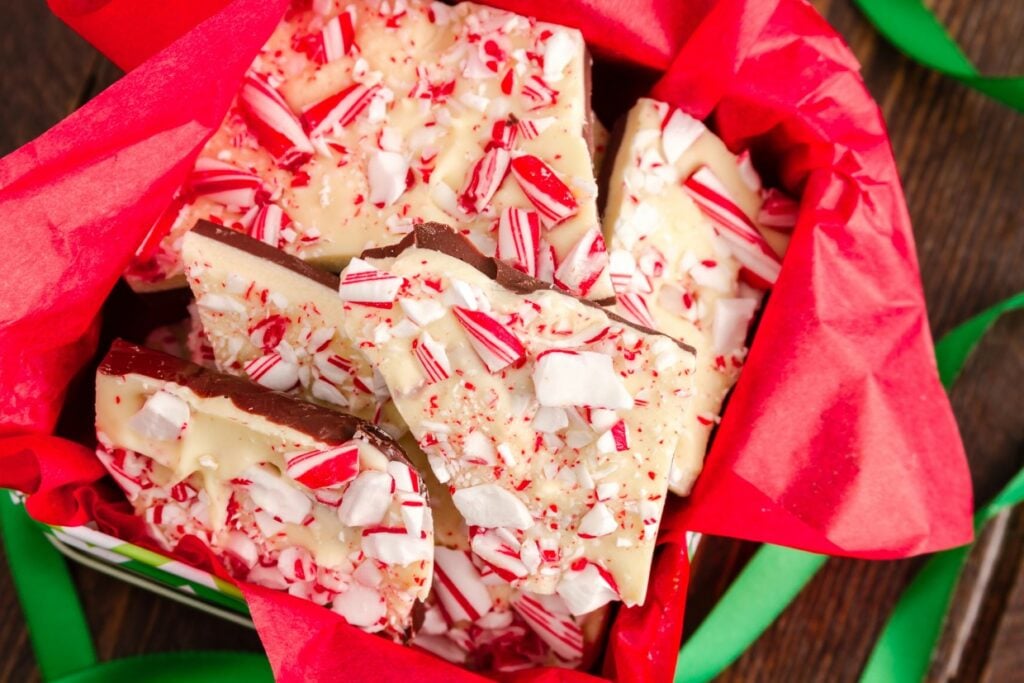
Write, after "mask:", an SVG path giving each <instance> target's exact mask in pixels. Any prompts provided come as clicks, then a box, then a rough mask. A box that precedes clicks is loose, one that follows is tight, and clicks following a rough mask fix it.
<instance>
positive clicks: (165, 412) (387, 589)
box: [96, 373, 433, 633]
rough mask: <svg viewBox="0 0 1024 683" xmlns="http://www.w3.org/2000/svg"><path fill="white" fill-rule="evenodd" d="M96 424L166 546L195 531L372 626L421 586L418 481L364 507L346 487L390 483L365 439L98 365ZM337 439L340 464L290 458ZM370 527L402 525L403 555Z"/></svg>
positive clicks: (385, 625) (401, 612)
mask: <svg viewBox="0 0 1024 683" xmlns="http://www.w3.org/2000/svg"><path fill="white" fill-rule="evenodd" d="M161 406H162V407H161ZM168 407H169V408H170V409H168ZM175 420H177V421H175ZM168 425H172V426H173V427H174V428H173V430H172V431H173V432H174V434H171V433H170V432H169V431H168V430H167V426H168ZM96 427H97V434H98V438H99V442H100V447H99V449H98V452H97V455H98V456H99V458H100V460H101V461H102V462H103V463H104V465H105V466H106V467H107V469H108V470H109V471H110V472H111V474H112V475H113V476H114V479H115V480H116V481H117V483H118V484H119V485H120V486H121V487H122V488H123V489H124V490H125V492H126V494H127V495H128V498H129V500H130V501H131V502H132V504H133V505H134V507H135V510H136V512H137V513H138V514H139V515H142V516H144V517H145V518H146V519H147V522H148V524H147V526H148V528H149V530H150V532H151V534H152V535H153V537H154V538H155V539H157V540H158V541H159V542H160V543H161V544H162V545H163V546H164V547H165V548H167V549H168V550H173V549H174V547H175V546H176V545H177V543H178V542H179V541H180V540H181V539H182V538H183V537H185V536H195V537H196V538H198V539H199V540H200V541H201V542H203V543H204V544H205V545H207V546H208V547H209V548H211V549H212V550H213V551H214V552H215V553H216V554H217V555H218V556H219V557H221V559H222V560H223V561H224V563H225V565H226V566H227V567H228V569H229V570H230V571H231V572H232V573H233V574H234V575H235V576H237V577H238V578H241V579H245V580H248V581H251V582H253V583H258V584H261V585H265V586H268V587H271V588H277V589H281V590H287V591H288V592H290V593H291V594H293V595H297V596H299V597H303V598H306V599H309V600H312V601H314V602H317V603H319V604H323V605H328V606H332V607H333V609H335V611H338V612H340V613H341V614H342V615H343V616H344V617H345V618H346V619H348V620H349V621H350V623H353V624H354V625H358V626H360V627H362V628H364V629H366V630H368V631H378V630H381V629H387V630H388V631H389V632H393V633H400V632H402V631H404V630H405V629H406V628H408V626H409V625H410V624H411V611H412V608H413V604H414V603H415V602H416V601H417V600H422V599H424V598H426V596H427V594H428V591H429V587H430V580H431V575H432V552H431V550H432V545H433V525H432V523H431V516H430V511H429V508H427V507H426V506H425V501H424V499H423V496H422V495H421V493H416V492H398V493H396V494H394V495H388V494H387V493H386V492H385V498H384V499H382V500H377V501H375V502H374V503H373V504H372V505H369V506H367V505H366V503H365V497H363V499H362V500H356V499H355V498H354V497H353V496H357V495H359V494H356V493H354V492H355V490H356V488H355V487H360V486H362V484H361V481H362V480H363V479H364V478H367V477H369V478H371V479H372V478H376V479H380V480H381V481H385V480H386V481H387V487H386V488H390V487H391V486H392V484H391V483H390V481H391V476H390V474H389V472H390V471H392V469H393V468H394V467H395V466H396V465H397V464H398V463H394V462H391V461H389V460H388V458H387V457H386V456H385V455H384V454H383V453H381V451H379V450H378V449H377V448H376V447H374V446H373V445H372V444H370V443H369V442H367V441H360V440H356V441H351V442H347V443H346V444H329V443H324V442H321V441H318V440H317V439H314V438H313V437H311V436H309V435H307V434H305V433H303V432H301V431H298V430H296V429H293V428H291V427H287V426H284V425H281V424H277V423H274V422H271V421H270V420H268V419H267V418H265V417H262V416H259V415H255V414H250V413H247V412H245V411H243V410H241V409H239V408H238V407H237V406H236V405H235V404H234V403H233V402H232V401H231V400H230V399H229V398H227V397H223V396H221V397H216V396H213V397H211V396H199V395H197V394H196V393H194V392H193V391H192V390H190V389H188V388H186V387H184V386H180V385H177V384H174V383H170V382H165V381H162V380H157V379H154V378H151V377H148V376H144V375H138V374H130V375H127V376H111V375H106V374H102V373H101V374H98V375H97V378H96ZM339 447H344V448H343V450H345V452H346V457H345V458H344V459H343V460H339V461H336V462H344V463H346V467H345V468H343V469H344V472H345V474H344V476H342V477H339V476H338V475H339V470H334V471H332V472H324V471H322V470H321V471H311V470H309V469H304V467H303V463H304V462H305V463H307V464H308V462H310V461H309V460H303V459H301V458H300V459H298V460H296V458H297V456H298V455H299V454H310V453H314V454H315V453H317V452H331V450H332V449H338V448H339ZM314 457H315V456H314ZM339 466H340V465H339ZM401 467H403V468H405V471H408V472H410V473H411V470H410V468H408V466H406V465H401ZM289 473H291V474H294V475H295V476H296V477H298V478H299V479H302V480H303V481H298V480H296V479H293V478H292V476H290V474H289ZM413 476H415V475H413ZM310 477H313V478H310ZM316 477H319V480H317V479H316ZM352 477H354V478H352ZM334 481H338V482H339V483H332V482H334ZM303 482H306V483H303ZM417 501H418V505H419V506H420V508H421V509H423V510H424V515H423V516H422V520H421V523H420V524H419V525H418V526H419V529H418V530H417V531H416V532H415V536H414V535H413V531H412V530H411V529H410V527H409V526H408V525H407V524H406V521H405V516H404V515H403V506H408V505H414V504H417ZM346 506H347V507H349V508H351V507H353V506H356V507H358V508H359V511H361V512H362V515H363V516H362V519H361V520H358V521H361V522H362V523H361V524H346V523H345V522H343V521H342V518H343V517H345V516H346V514H345V513H346ZM368 507H369V508H370V509H368ZM348 516H349V517H350V518H352V517H353V515H352V514H351V513H350V514H349V515H348ZM378 529H388V530H389V531H390V532H389V533H387V534H385V535H387V536H389V537H396V538H397V536H398V535H399V534H398V533H397V530H401V534H400V535H401V536H402V539H403V541H404V544H403V549H404V555H403V556H402V557H399V558H395V557H392V556H387V557H385V558H384V559H383V560H382V559H380V556H381V554H380V553H376V552H374V547H372V546H373V543H374V541H375V539H377V538H378V537H379V536H380V533H379V532H378V531H377V530H378ZM375 557H376V558H377V559H374V558H375ZM369 577H372V580H371V578H369ZM353 586H360V587H361V588H359V595H360V597H361V598H364V600H363V601H362V602H361V603H360V604H359V605H356V606H355V607H353V605H352V604H351V602H352V601H351V599H348V600H347V601H346V599H345V598H342V596H345V595H346V593H348V592H349V591H350V589H351V588H352V587H353ZM363 589H366V590H363Z"/></svg>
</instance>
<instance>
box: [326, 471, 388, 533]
mask: <svg viewBox="0 0 1024 683" xmlns="http://www.w3.org/2000/svg"><path fill="white" fill-rule="evenodd" d="M393 485H394V480H393V479H392V478H391V475H390V474H388V473H387V472H378V471H376V470H367V471H366V472H363V473H362V474H360V475H359V476H358V477H356V478H355V481H353V482H352V483H351V484H349V486H348V488H347V489H345V495H344V497H343V498H342V499H341V507H339V508H338V518H339V519H341V523H342V524H344V525H345V526H370V525H372V524H380V523H381V521H382V520H383V519H384V515H385V514H387V511H388V508H389V507H390V506H391V489H392V487H393Z"/></svg>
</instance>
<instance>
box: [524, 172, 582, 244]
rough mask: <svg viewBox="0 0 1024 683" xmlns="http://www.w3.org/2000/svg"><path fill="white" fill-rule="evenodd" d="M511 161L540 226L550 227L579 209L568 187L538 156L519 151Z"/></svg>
mask: <svg viewBox="0 0 1024 683" xmlns="http://www.w3.org/2000/svg"><path fill="white" fill-rule="evenodd" d="M511 165H512V175H513V176H514V177H515V179H516V182H518V183H519V187H520V189H522V191H523V194H525V195H526V198H527V199H529V200H530V203H531V204H533V206H534V207H535V208H536V209H537V212H538V213H539V214H540V219H541V221H542V222H543V223H544V227H546V228H552V227H554V226H556V225H558V224H559V223H561V222H562V221H564V220H566V219H567V218H569V217H570V216H574V215H576V213H577V212H578V211H579V203H578V202H577V201H576V197H575V196H574V195H573V193H572V190H570V189H569V187H568V186H567V185H566V184H565V183H564V182H562V180H561V178H559V177H558V175H557V174H556V173H555V172H554V170H552V168H551V167H550V166H548V165H547V164H545V163H544V162H543V161H541V160H540V159H539V158H537V157H535V156H533V155H531V154H523V155H520V156H517V157H516V158H514V159H512V164H511Z"/></svg>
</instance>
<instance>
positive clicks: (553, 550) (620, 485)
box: [342, 226, 693, 614]
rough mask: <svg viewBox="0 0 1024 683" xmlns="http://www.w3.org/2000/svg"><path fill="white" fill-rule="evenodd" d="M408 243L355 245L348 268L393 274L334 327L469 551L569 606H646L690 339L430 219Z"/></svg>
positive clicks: (687, 379) (683, 400)
mask: <svg viewBox="0 0 1024 683" xmlns="http://www.w3.org/2000/svg"><path fill="white" fill-rule="evenodd" d="M415 237H416V244H421V245H423V244H433V246H434V248H423V247H422V246H419V247H418V246H415V245H414V244H413V243H412V241H411V240H410V242H409V243H408V244H406V245H403V246H402V247H401V248H399V249H394V250H381V251H379V252H372V253H367V254H365V256H367V259H366V260H361V261H360V262H359V263H360V265H359V266H358V267H359V268H360V269H362V268H364V267H367V266H368V267H373V268H376V269H377V270H378V272H380V273H382V274H384V275H387V276H390V277H397V278H400V279H401V281H402V284H401V286H400V287H399V288H398V289H397V290H396V291H395V293H394V296H393V300H392V301H390V302H386V303H385V302H379V301H378V302H375V303H374V304H367V303H366V302H360V301H350V302H348V304H347V306H346V316H345V329H346V333H347V334H348V335H349V337H350V338H352V339H358V340H361V341H360V344H359V348H360V350H361V351H362V352H363V353H364V354H365V355H366V356H367V358H368V359H370V360H371V362H373V363H374V365H375V366H376V367H377V369H378V370H379V372H380V373H381V375H382V376H383V378H384V380H385V382H386V383H387V385H388V388H389V390H390V391H391V394H392V398H393V400H394V401H395V404H396V406H397V407H398V410H399V412H400V413H401V414H402V417H403V418H404V419H405V421H406V423H407V424H408V426H409V428H410V430H411V432H412V434H413V435H414V436H415V437H416V438H417V440H418V441H419V444H420V446H421V447H422V448H423V450H424V451H425V452H426V454H427V457H428V460H429V463H430V466H431V468H432V470H433V472H434V474H435V475H436V476H437V478H438V479H439V480H440V481H441V482H442V483H443V484H446V485H448V486H449V487H450V489H451V491H452V498H453V501H454V504H455V507H456V508H457V509H458V510H459V512H460V513H461V515H462V516H463V517H464V518H465V520H466V522H467V524H468V525H469V527H470V534H471V544H470V545H471V550H472V551H473V553H474V554H475V555H476V556H477V557H478V558H480V559H481V560H483V561H484V562H486V563H487V564H488V565H489V566H490V567H491V569H492V570H493V571H494V572H496V573H497V574H498V575H499V576H501V577H502V578H504V579H505V580H506V581H508V582H509V583H510V584H511V585H512V586H514V587H516V588H521V589H524V590H528V591H531V592H535V593H538V594H544V595H550V594H558V595H560V596H561V597H562V599H563V600H564V601H565V603H566V606H567V607H568V609H569V611H570V612H571V613H573V614H584V613H587V612H590V611H592V610H594V609H597V608H598V607H600V606H602V605H604V604H606V603H608V602H611V601H614V600H622V601H624V602H625V603H626V604H629V605H634V604H639V603H641V602H643V599H644V595H645V592H646V586H647V579H648V574H649V572H650V561H651V555H652V553H653V549H654V540H655V536H656V533H657V528H658V524H659V522H660V519H661V512H662V507H663V505H664V502H665V494H666V490H667V477H668V473H669V468H670V465H671V461H672V456H673V453H674V452H675V450H676V448H677V446H678V444H679V442H680V440H681V438H682V428H681V426H680V425H679V423H678V421H677V420H675V419H673V416H675V415H679V414H682V412H683V411H684V410H685V407H686V404H687V402H688V399H689V395H690V393H691V391H692V381H691V376H690V375H691V373H692V371H693V354H692V349H689V348H688V347H686V346H685V345H682V344H679V343H677V341H675V340H673V339H671V338H669V337H667V336H663V335H660V334H657V333H654V332H653V331H650V330H643V329H640V328H637V327H635V326H633V325H631V324H630V323H627V322H625V321H623V320H622V319H621V318H618V317H616V316H612V315H611V314H609V313H608V312H606V311H605V310H603V309H601V308H600V307H596V306H593V305H588V303H587V302H584V301H581V300H579V299H576V298H574V297H571V296H567V295H565V294H563V293H560V292H558V291H556V290H554V289H546V288H545V285H544V284H543V283H541V282H539V281H537V280H532V279H530V278H528V277H526V276H525V275H523V274H522V273H520V272H519V271H516V270H514V269H511V268H509V267H507V266H504V265H501V266H500V267H499V266H498V264H496V263H495V262H494V261H492V260H489V259H486V258H484V257H482V256H481V255H480V254H479V253H477V252H475V251H474V250H473V248H472V245H470V244H468V243H467V242H465V241H464V240H460V238H458V236H456V235H455V234H454V233H452V232H450V231H447V232H446V231H444V229H442V228H440V227H438V226H427V227H425V228H420V229H417V233H416V234H415ZM421 237H422V238H423V239H421ZM435 249H441V251H437V250H435ZM372 256H382V257H385V258H377V259H374V258H371V257H372ZM388 256H390V258H388ZM473 261H476V263H475V264H474V265H471V264H470V263H471V262H473ZM488 268H490V269H491V270H492V271H493V272H492V273H491V275H490V276H488V275H487V274H485V272H482V270H483V271H486V270H488ZM345 277H346V272H343V273H342V279H343V280H344V279H345ZM495 277H497V279H494V278H495ZM388 304H390V305H388ZM410 311H412V312H413V314H412V315H410ZM423 311H428V313H427V314H426V315H424V314H423ZM437 368H442V369H443V373H441V374H440V375H438V372H437Z"/></svg>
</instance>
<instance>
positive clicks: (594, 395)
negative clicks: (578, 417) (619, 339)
mask: <svg viewBox="0 0 1024 683" xmlns="http://www.w3.org/2000/svg"><path fill="white" fill-rule="evenodd" d="M533 386H534V389H535V390H536V392H537V400H538V401H539V402H540V404H541V405H542V406H552V407H569V406H590V407H592V408H609V409H611V410H623V409H625V410H628V409H630V408H632V407H633V398H632V397H631V396H630V395H629V392H628V391H627V390H626V386H625V385H624V384H623V383H622V378H621V377H620V376H619V374H618V373H617V372H615V368H614V367H613V366H612V359H611V357H610V356H606V355H605V354H603V353H593V352H591V351H561V350H553V351H545V352H544V353H542V354H541V355H540V356H539V357H538V358H537V364H536V365H535V366H534V369H533Z"/></svg>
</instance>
